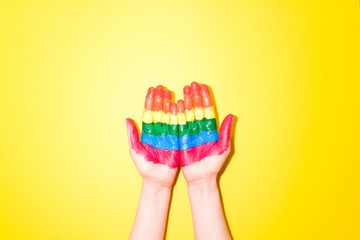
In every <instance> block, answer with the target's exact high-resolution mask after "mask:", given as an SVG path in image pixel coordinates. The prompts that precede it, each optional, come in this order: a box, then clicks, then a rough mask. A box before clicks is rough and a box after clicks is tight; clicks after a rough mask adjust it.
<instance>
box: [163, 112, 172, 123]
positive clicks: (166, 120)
mask: <svg viewBox="0 0 360 240" xmlns="http://www.w3.org/2000/svg"><path fill="white" fill-rule="evenodd" d="M161 122H162V123H169V122H170V113H169V112H168V113H163V115H162V120H161Z"/></svg>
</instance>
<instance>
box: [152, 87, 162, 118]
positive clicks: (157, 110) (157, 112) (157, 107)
mask: <svg viewBox="0 0 360 240" xmlns="http://www.w3.org/2000/svg"><path fill="white" fill-rule="evenodd" d="M163 97H164V87H163V86H161V85H159V86H157V87H156V89H155V102H154V123H156V122H161V120H162V113H163V111H162V110H163V109H162V108H163Z"/></svg>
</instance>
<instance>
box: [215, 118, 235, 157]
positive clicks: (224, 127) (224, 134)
mask: <svg viewBox="0 0 360 240" xmlns="http://www.w3.org/2000/svg"><path fill="white" fill-rule="evenodd" d="M233 120H234V115H232V114H229V115H227V116H226V117H225V119H224V120H223V122H222V124H221V127H220V133H219V135H220V136H219V142H218V144H219V146H221V147H222V148H223V149H224V150H227V149H228V148H229V146H230V133H231V124H232V121H233Z"/></svg>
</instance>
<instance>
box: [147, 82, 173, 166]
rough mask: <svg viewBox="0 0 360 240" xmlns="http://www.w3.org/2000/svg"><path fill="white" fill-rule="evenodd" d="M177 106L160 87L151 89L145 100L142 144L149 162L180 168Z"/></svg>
mask: <svg viewBox="0 0 360 240" xmlns="http://www.w3.org/2000/svg"><path fill="white" fill-rule="evenodd" d="M176 114H177V109H176V104H171V92H170V91H169V90H165V91H164V87H163V86H161V85H159V86H157V87H156V89H154V88H149V90H148V94H147V96H146V100H145V106H144V114H143V123H142V132H141V140H140V143H141V144H142V145H143V146H144V148H145V149H146V150H147V151H142V152H141V153H142V154H145V155H144V157H145V159H146V160H147V161H150V162H153V163H155V164H165V165H167V166H169V167H171V168H176V167H178V162H179V138H178V135H179V130H178V125H177V118H176Z"/></svg>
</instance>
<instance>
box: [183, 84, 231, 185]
mask: <svg viewBox="0 0 360 240" xmlns="http://www.w3.org/2000/svg"><path fill="white" fill-rule="evenodd" d="M177 107H178V122H179V148H180V164H181V167H182V169H183V173H184V176H185V178H186V180H187V181H192V180H197V179H201V178H205V177H208V176H209V175H214V174H215V175H216V174H217V173H218V172H219V170H220V168H221V166H222V165H223V163H224V161H225V159H226V157H227V155H228V153H229V152H230V130H231V123H232V120H233V115H231V114H230V115H228V116H227V117H226V118H225V119H224V121H223V123H222V125H221V128H220V133H219V134H218V131H217V124H216V116H215V109H214V106H213V103H212V100H211V96H210V93H209V89H208V87H207V86H206V85H205V84H203V85H201V87H200V86H199V84H198V83H196V82H193V83H192V84H191V87H190V86H185V87H184V101H182V100H179V101H178V104H177Z"/></svg>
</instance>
